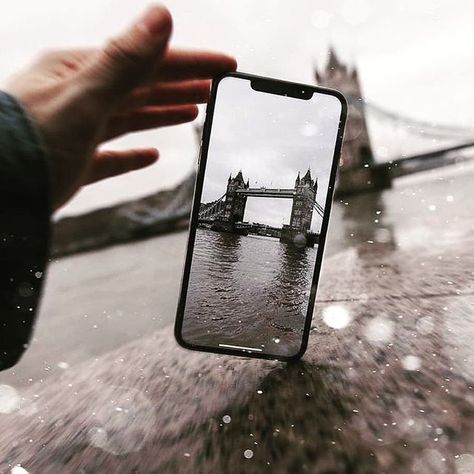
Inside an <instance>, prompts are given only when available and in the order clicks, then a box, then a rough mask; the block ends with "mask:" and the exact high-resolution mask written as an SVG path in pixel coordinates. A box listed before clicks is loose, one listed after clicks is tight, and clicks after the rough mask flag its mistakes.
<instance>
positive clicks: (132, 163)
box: [84, 148, 159, 184]
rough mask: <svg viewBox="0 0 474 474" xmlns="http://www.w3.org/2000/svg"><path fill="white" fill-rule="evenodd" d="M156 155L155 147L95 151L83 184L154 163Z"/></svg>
mask: <svg viewBox="0 0 474 474" xmlns="http://www.w3.org/2000/svg"><path fill="white" fill-rule="evenodd" d="M158 156H159V154H158V150H156V149H155V148H144V149H135V150H126V151H100V152H97V153H96V154H95V156H94V159H93V160H92V165H91V169H90V172H89V174H88V176H87V178H86V182H85V183H84V184H91V183H95V182H96V181H100V180H101V179H106V178H111V177H112V176H117V175H120V174H124V173H128V172H129V171H134V170H138V169H140V168H145V167H146V166H149V165H151V164H153V163H155V162H156V161H157V160H158Z"/></svg>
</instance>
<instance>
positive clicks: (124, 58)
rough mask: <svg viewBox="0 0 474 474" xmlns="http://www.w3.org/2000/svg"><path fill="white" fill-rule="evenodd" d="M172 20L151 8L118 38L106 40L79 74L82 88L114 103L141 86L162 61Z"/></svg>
mask: <svg viewBox="0 0 474 474" xmlns="http://www.w3.org/2000/svg"><path fill="white" fill-rule="evenodd" d="M171 29H172V19H171V14H170V13H169V11H168V10H167V9H166V8H165V7H162V6H154V7H151V8H150V9H149V10H147V12H146V13H145V14H144V15H143V16H142V17H141V18H140V19H139V20H138V21H137V22H135V24H134V25H132V26H131V27H130V28H129V29H128V31H126V32H125V33H124V34H122V35H121V36H119V37H117V38H114V39H112V40H110V41H109V42H108V43H107V45H106V46H105V47H104V48H103V49H102V51H100V53H99V54H98V55H97V57H96V58H95V60H94V61H93V62H92V63H91V65H90V66H88V67H87V68H85V69H84V71H83V78H82V79H83V84H84V85H85V86H86V88H87V89H92V90H93V91H95V92H99V96H100V97H102V98H103V99H104V101H107V102H110V101H112V102H116V101H118V100H120V99H122V98H123V96H124V95H126V94H128V93H129V92H130V91H131V90H132V89H133V88H135V87H136V86H137V85H139V84H141V83H143V82H144V81H145V80H146V79H147V78H148V77H149V76H150V75H151V73H152V72H153V71H154V69H155V67H156V65H157V63H158V62H159V60H160V59H161V58H162V57H163V55H164V53H165V51H166V48H167V45H168V40H169V38H170V35H171Z"/></svg>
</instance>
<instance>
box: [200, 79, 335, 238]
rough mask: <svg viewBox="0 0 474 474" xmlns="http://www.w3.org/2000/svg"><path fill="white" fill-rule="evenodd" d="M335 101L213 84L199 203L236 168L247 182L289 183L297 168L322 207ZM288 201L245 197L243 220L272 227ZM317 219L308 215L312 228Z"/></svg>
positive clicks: (234, 83)
mask: <svg viewBox="0 0 474 474" xmlns="http://www.w3.org/2000/svg"><path fill="white" fill-rule="evenodd" d="M340 114H341V104H340V102H339V100H338V99H337V98H336V97H334V96H331V95H327V94H314V95H313V97H312V98H311V99H310V100H300V99H296V98H292V97H284V96H280V95H275V94H268V93H262V92H257V91H254V90H253V89H252V88H251V86H250V81H249V80H243V79H237V78H233V77H229V78H225V79H223V80H222V81H221V82H220V83H219V89H218V94H217V102H216V108H215V111H214V117H213V127H212V131H211V139H210V146H209V153H208V159H207V166H206V174H205V179H204V186H203V193H202V198H201V202H210V201H213V200H215V199H217V198H219V197H220V196H222V194H223V193H225V190H226V186H227V179H228V177H229V174H230V173H231V174H232V176H235V175H236V174H237V173H238V171H239V170H242V173H243V176H244V179H245V180H247V179H249V180H250V187H253V188H259V187H262V186H265V187H267V188H292V187H293V186H294V182H295V179H296V177H297V175H298V172H300V173H301V176H303V175H304V174H305V173H306V171H307V170H308V168H311V174H312V178H313V179H314V178H316V177H317V178H318V191H317V196H316V199H317V201H318V202H319V203H320V204H321V205H322V206H323V207H324V203H325V201H326V196H327V189H328V184H329V174H330V170H331V164H332V158H333V156H334V147H335V143H336V136H337V128H338V124H339V119H340ZM290 208H291V200H288V199H278V198H275V199H269V198H249V199H248V202H247V205H246V211H245V216H244V219H245V220H246V221H248V222H258V223H260V224H268V225H272V226H275V227H281V225H282V224H283V223H285V224H289V220H290V214H291V212H290ZM320 221H321V220H320V219H318V215H317V213H314V215H313V222H312V224H313V226H312V228H313V230H317V231H319V229H320Z"/></svg>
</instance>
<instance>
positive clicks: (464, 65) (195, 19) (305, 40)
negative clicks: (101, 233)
mask: <svg viewBox="0 0 474 474" xmlns="http://www.w3.org/2000/svg"><path fill="white" fill-rule="evenodd" d="M149 3H150V2H149V1H148V0H134V1H130V0H82V1H80V2H71V1H64V0H42V1H41V2H35V1H33V0H15V1H11V2H5V4H4V5H3V7H2V15H0V35H1V40H2V45H3V47H2V48H1V49H0V65H1V67H0V81H1V80H2V79H3V78H5V77H7V76H8V75H9V74H11V73H13V72H15V71H17V70H18V68H19V67H20V66H22V65H24V64H25V63H26V62H27V61H28V60H30V59H32V58H33V57H34V55H35V54H36V53H37V52H38V51H40V50H42V49H45V48H53V47H72V46H74V47H76V46H91V45H100V44H102V42H103V41H104V40H105V38H107V37H109V36H110V35H112V34H114V33H115V32H117V31H119V30H121V29H122V28H124V27H125V26H126V25H127V24H128V23H129V22H130V21H131V19H133V18H135V17H136V16H137V15H138V14H140V12H141V11H142V10H143V9H144V8H145V7H146V6H147V5H149ZM165 3H166V5H167V6H168V7H169V8H170V10H171V11H172V13H173V16H174V38H173V43H174V44H175V45H178V46H191V47H194V48H206V49H215V48H218V49H220V50H223V51H225V52H227V53H231V54H234V55H235V56H236V57H237V59H238V61H239V69H240V70H242V71H245V72H250V73H255V74H260V75H268V76H272V77H278V78H282V79H289V80H293V81H297V82H309V83H313V82H314V78H313V65H314V64H317V65H321V66H322V65H323V64H324V63H325V61H326V52H327V48H328V45H329V43H333V44H335V46H336V48H337V50H338V51H339V53H340V56H341V57H342V58H343V59H344V60H346V61H350V62H354V63H356V64H357V65H358V68H359V72H360V78H361V81H362V86H363V92H364V94H365V96H366V98H367V99H369V100H370V101H372V102H375V103H377V104H380V105H383V106H384V107H386V108H388V109H390V110H393V111H395V112H403V113H404V114H405V115H409V116H413V117H416V118H420V119H425V120H434V121H438V122H442V123H448V124H454V125H461V126H472V125H473V124H474V108H473V107H472V103H473V99H474V91H473V88H472V82H473V78H474V61H473V59H472V46H471V45H472V44H474V28H472V19H473V18H474V2H473V1H472V0H458V1H456V2H452V1H449V0H417V1H416V2H415V1H413V0H397V1H393V0H319V1H318V0H297V1H296V2H295V1H282V0H260V1H255V0H239V1H235V0H196V1H189V0H170V1H168V2H165ZM369 132H370V135H371V141H372V144H373V146H374V151H375V153H376V156H377V159H379V160H380V159H387V158H389V157H390V156H394V155H397V154H400V153H402V152H408V153H409V152H411V151H412V150H418V149H420V147H423V146H425V145H424V143H423V144H420V143H419V141H417V140H415V139H413V137H411V136H409V135H406V134H404V131H403V130H400V129H397V128H394V127H393V126H390V125H388V124H385V123H382V122H381V121H378V120H377V118H371V119H370V121H369ZM110 146H114V147H116V148H128V147H130V146H157V147H158V148H159V149H160V152H161V158H160V161H159V163H157V164H156V165H154V166H152V167H151V168H149V169H148V170H144V171H138V172H135V173H132V174H129V175H128V176H126V177H119V178H113V179H110V180H107V181H104V182H102V183H98V184H94V185H92V186H89V187H88V188H86V189H85V190H84V191H82V192H81V193H80V194H79V195H78V196H77V197H76V198H75V199H74V200H73V201H72V202H71V203H70V204H69V205H68V206H66V207H65V208H64V209H63V211H62V213H63V214H73V213H78V212H82V211H84V210H87V209H91V208H95V207H101V206H104V205H108V204H111V203H114V202H117V201H123V200H126V199H129V198H131V197H137V196H141V195H145V194H149V193H150V192H154V191H156V190H157V189H163V188H167V187H171V186H173V185H174V184H176V183H177V182H179V181H180V180H181V179H183V177H184V176H185V175H186V174H188V173H189V172H190V171H191V169H192V167H193V166H194V164H195V160H196V141H195V137H194V134H193V130H192V127H191V126H189V125H183V126H180V127H176V128H174V129H166V130H160V131H151V132H146V133H140V134H134V135H131V136H127V137H124V138H122V139H119V140H117V141H115V142H114V143H113V144H111V145H110Z"/></svg>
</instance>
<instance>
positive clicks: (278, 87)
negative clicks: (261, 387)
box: [174, 72, 347, 362]
mask: <svg viewBox="0 0 474 474" xmlns="http://www.w3.org/2000/svg"><path fill="white" fill-rule="evenodd" d="M226 77H234V78H238V79H245V80H250V81H258V87H259V89H258V90H259V91H261V92H262V93H275V94H279V95H290V96H293V95H292V93H297V92H296V91H298V90H299V91H312V94H311V95H310V96H309V97H308V99H309V98H310V97H312V95H313V94H314V93H318V94H327V95H332V96H334V97H336V98H337V99H338V100H339V101H340V103H341V115H340V118H339V125H338V131H337V137H336V144H335V147H334V155H333V158H332V165H331V173H330V177H329V186H328V193H327V197H326V203H325V207H324V209H325V212H324V216H323V221H322V224H321V233H320V236H319V244H318V251H317V255H316V262H315V267H314V273H313V280H312V284H311V292H310V296H309V301H308V310H307V313H306V319H305V324H304V329H303V334H302V339H301V346H300V349H299V351H298V352H297V353H296V354H295V355H292V356H284V355H277V354H265V353H263V352H251V351H244V350H239V349H230V348H229V349H228V348H220V347H211V346H201V345H197V344H192V343H189V342H187V341H185V340H184V338H183V337H182V327H183V319H184V309H185V306H186V297H187V291H188V285H189V277H190V270H191V263H192V256H193V251H194V243H195V238H196V230H197V223H198V214H199V206H200V199H201V195H202V188H203V184H204V175H205V170H206V162H207V155H208V151H209V143H210V136H211V129H212V120H213V117H214V109H215V104H216V97H217V90H218V87H219V83H220V82H221V81H222V79H224V78H226ZM265 85H268V88H269V90H261V89H260V88H261V87H265ZM285 91H289V93H285ZM308 94H309V92H308ZM300 98H301V99H303V100H306V96H304V97H300ZM346 117H347V102H346V99H345V97H344V96H343V95H342V94H341V93H340V92H339V91H336V90H334V89H327V88H324V87H318V86H312V85H308V84H300V83H296V82H289V81H282V80H279V79H273V78H269V77H263V76H257V75H253V74H247V73H242V72H229V73H226V74H223V75H221V76H219V77H217V78H215V79H214V80H213V83H212V88H211V94H210V98H209V103H208V105H207V109H206V118H205V121H204V127H203V133H202V141H201V150H200V153H199V159H198V170H197V177H196V184H195V188H194V198H193V204H192V210H191V219H190V224H189V236H188V242H187V249H186V259H185V263H184V271H183V278H182V281H181V288H180V293H179V302H178V307H177V314H176V321H175V327H174V335H175V338H176V341H177V342H178V344H179V345H180V346H181V347H184V348H186V349H190V350H194V351H200V352H211V353H216V354H227V355H234V356H239V357H251V358H256V359H270V360H280V361H284V362H291V361H295V360H298V359H300V358H301V357H302V356H303V354H304V353H305V351H306V349H307V347H308V339H309V333H310V330H311V321H312V315H313V310H314V305H315V301H316V293H317V287H318V282H319V276H320V273H321V264H322V259H323V254H324V247H325V244H326V234H327V229H328V224H329V215H330V212H331V204H332V199H333V194H334V185H335V181H336V171H337V167H338V162H339V156H340V152H341V148H342V140H343V134H344V125H345V122H346Z"/></svg>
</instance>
